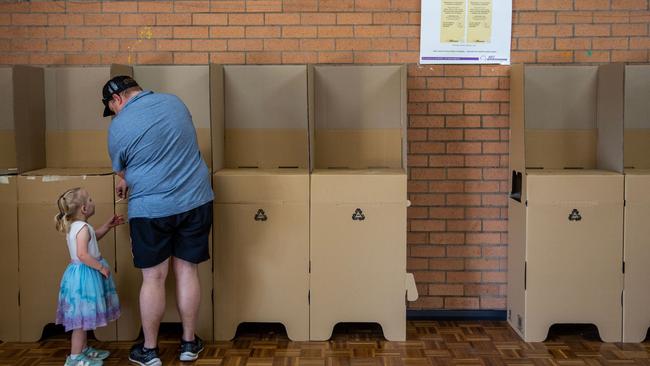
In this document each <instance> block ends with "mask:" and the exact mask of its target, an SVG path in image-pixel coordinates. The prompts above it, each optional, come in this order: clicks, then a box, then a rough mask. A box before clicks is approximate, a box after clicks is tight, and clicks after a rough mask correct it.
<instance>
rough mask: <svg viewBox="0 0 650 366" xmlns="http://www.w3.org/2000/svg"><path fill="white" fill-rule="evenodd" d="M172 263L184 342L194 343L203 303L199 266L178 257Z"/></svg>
mask: <svg viewBox="0 0 650 366" xmlns="http://www.w3.org/2000/svg"><path fill="white" fill-rule="evenodd" d="M172 263H173V266H174V275H175V276H176V304H177V305H178V313H179V315H180V316H181V321H182V322H183V340H184V341H193V340H194V333H195V332H196V321H197V319H198V316H199V303H200V302H201V285H200V283H199V271H198V265H197V264H194V263H191V262H188V261H185V260H182V259H180V258H176V257H174V259H173V261H172Z"/></svg>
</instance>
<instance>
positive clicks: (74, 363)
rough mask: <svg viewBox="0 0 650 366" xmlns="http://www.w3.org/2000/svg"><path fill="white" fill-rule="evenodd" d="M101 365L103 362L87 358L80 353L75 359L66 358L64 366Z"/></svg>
mask: <svg viewBox="0 0 650 366" xmlns="http://www.w3.org/2000/svg"><path fill="white" fill-rule="evenodd" d="M103 364H104V362H102V360H95V359H92V358H88V356H86V355H84V354H83V353H80V354H78V355H77V356H76V357H75V358H72V356H68V358H66V359H65V365H64V366H102V365H103Z"/></svg>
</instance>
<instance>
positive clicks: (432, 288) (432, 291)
mask: <svg viewBox="0 0 650 366" xmlns="http://www.w3.org/2000/svg"><path fill="white" fill-rule="evenodd" d="M429 295H435V296H463V285H429Z"/></svg>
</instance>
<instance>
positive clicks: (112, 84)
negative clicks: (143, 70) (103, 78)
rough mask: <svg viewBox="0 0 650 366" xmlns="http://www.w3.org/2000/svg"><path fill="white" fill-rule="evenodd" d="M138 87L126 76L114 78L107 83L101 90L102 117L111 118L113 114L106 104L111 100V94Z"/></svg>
mask: <svg viewBox="0 0 650 366" xmlns="http://www.w3.org/2000/svg"><path fill="white" fill-rule="evenodd" d="M135 86H139V85H138V83H136V82H135V80H133V78H132V77H130V76H126V75H119V76H115V77H114V78H112V79H111V80H109V81H107V82H106V84H104V87H103V88H102V103H104V117H108V116H112V115H114V114H115V113H113V111H112V110H111V109H110V108H108V102H110V101H111V98H113V94H117V93H121V92H123V91H125V90H126V89H129V88H133V87H135Z"/></svg>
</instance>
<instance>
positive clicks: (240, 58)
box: [210, 52, 246, 64]
mask: <svg viewBox="0 0 650 366" xmlns="http://www.w3.org/2000/svg"><path fill="white" fill-rule="evenodd" d="M210 62H211V63H215V64H244V63H246V53H244V52H216V53H211V54H210Z"/></svg>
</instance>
